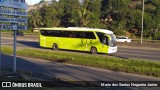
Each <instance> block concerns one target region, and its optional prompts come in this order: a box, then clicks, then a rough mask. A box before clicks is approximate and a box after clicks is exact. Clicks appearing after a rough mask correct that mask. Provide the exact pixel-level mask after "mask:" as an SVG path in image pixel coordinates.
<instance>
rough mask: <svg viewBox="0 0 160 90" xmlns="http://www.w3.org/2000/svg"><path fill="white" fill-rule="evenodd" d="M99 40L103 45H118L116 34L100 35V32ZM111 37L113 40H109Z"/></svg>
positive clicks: (98, 33)
mask: <svg viewBox="0 0 160 90" xmlns="http://www.w3.org/2000/svg"><path fill="white" fill-rule="evenodd" d="M96 33H97V35H98V37H99V40H100V42H101V43H102V44H105V45H108V46H111V47H114V46H116V45H117V43H116V36H115V35H114V34H105V33H100V32H96ZM109 37H110V38H111V39H109Z"/></svg>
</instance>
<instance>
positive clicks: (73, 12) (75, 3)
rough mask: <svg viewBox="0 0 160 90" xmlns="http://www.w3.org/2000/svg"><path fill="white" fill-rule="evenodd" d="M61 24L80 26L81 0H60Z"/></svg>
mask: <svg viewBox="0 0 160 90" xmlns="http://www.w3.org/2000/svg"><path fill="white" fill-rule="evenodd" d="M59 8H61V9H60V10H59V13H60V19H61V25H62V26H64V27H74V26H78V24H79V23H78V20H79V17H78V16H79V15H78V14H79V13H78V12H79V10H80V2H79V0H59Z"/></svg>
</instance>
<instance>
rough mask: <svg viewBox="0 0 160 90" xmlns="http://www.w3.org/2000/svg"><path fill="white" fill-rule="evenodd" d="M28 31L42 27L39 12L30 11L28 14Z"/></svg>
mask: <svg viewBox="0 0 160 90" xmlns="http://www.w3.org/2000/svg"><path fill="white" fill-rule="evenodd" d="M28 16H29V29H31V30H32V29H33V28H37V27H40V26H42V25H43V22H42V17H41V15H40V12H39V10H32V11H30V12H29V15H28Z"/></svg>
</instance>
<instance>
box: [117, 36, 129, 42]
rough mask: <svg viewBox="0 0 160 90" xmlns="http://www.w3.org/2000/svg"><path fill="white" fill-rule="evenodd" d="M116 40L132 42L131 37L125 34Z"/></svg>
mask: <svg viewBox="0 0 160 90" xmlns="http://www.w3.org/2000/svg"><path fill="white" fill-rule="evenodd" d="M116 41H117V42H128V43H130V42H131V39H129V38H128V37H125V36H117V37H116Z"/></svg>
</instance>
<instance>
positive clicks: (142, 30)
mask: <svg viewBox="0 0 160 90" xmlns="http://www.w3.org/2000/svg"><path fill="white" fill-rule="evenodd" d="M142 3H143V7H142V30H141V44H142V39H143V19H144V0H143V1H142Z"/></svg>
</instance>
